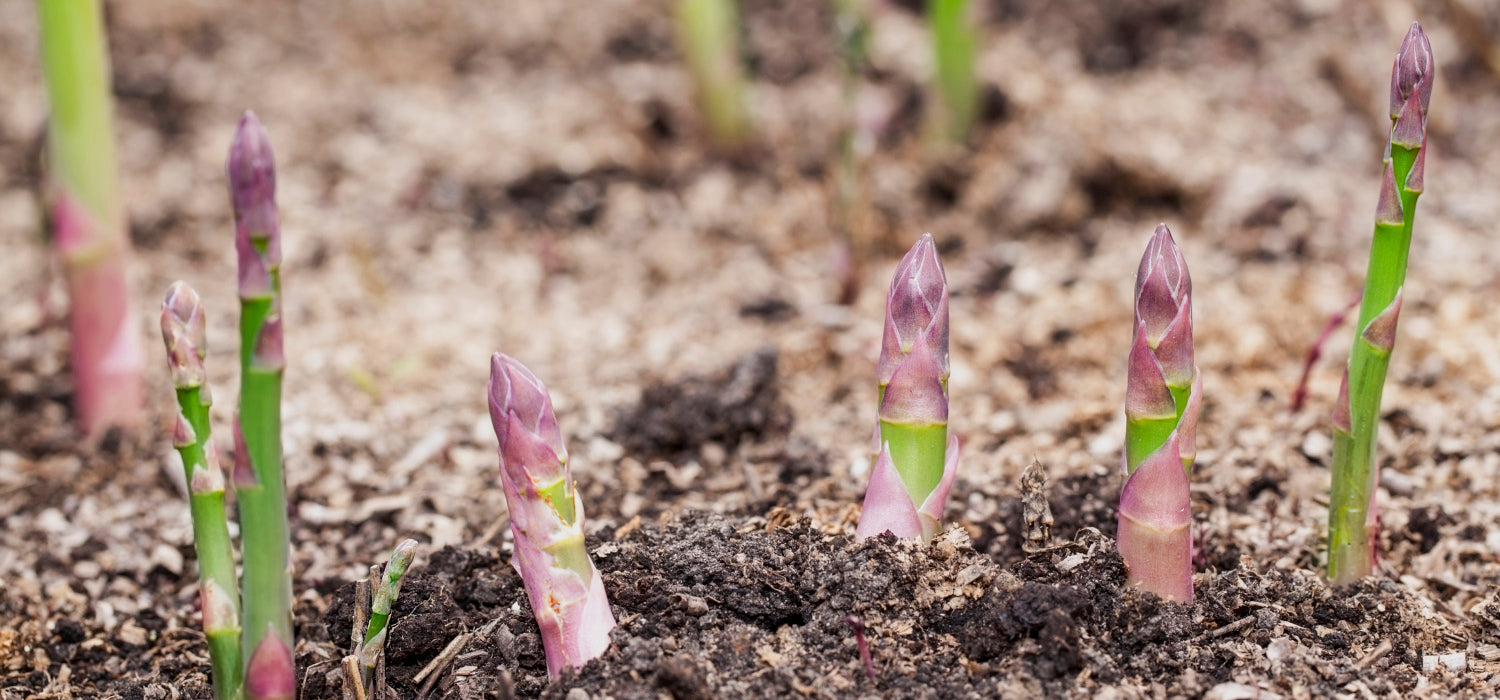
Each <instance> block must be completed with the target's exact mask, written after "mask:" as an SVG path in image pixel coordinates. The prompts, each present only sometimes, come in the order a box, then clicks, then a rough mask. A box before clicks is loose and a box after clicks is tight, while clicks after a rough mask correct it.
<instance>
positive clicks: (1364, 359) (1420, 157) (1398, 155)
mask: <svg viewBox="0 0 1500 700" xmlns="http://www.w3.org/2000/svg"><path fill="white" fill-rule="evenodd" d="M1435 78H1436V71H1435V63H1434V61H1433V57H1432V45H1431V44H1430V43H1429V42H1428V41H1427V35H1426V34H1425V33H1423V32H1422V26H1421V25H1419V24H1417V23H1416V22H1413V23H1412V25H1411V28H1410V29H1409V30H1408V31H1407V33H1406V37H1405V38H1403V39H1402V40H1401V48H1400V49H1399V50H1398V51H1397V52H1396V61H1395V65H1394V66H1392V68H1391V103H1390V114H1391V120H1392V124H1391V134H1390V141H1389V143H1388V144H1387V145H1386V150H1385V153H1386V156H1385V163H1384V165H1383V167H1382V170H1383V171H1384V172H1383V174H1382V177H1381V187H1380V196H1379V198H1378V200H1377V202H1376V205H1375V233H1374V237H1373V240H1372V241H1371V244H1370V263H1369V268H1368V271H1367V273H1366V275H1365V289H1364V297H1363V299H1362V300H1361V302H1360V307H1359V321H1358V322H1357V325H1356V326H1355V328H1356V329H1358V334H1357V335H1356V336H1355V339H1354V347H1353V348H1352V349H1351V350H1350V352H1349V366H1348V368H1347V369H1346V370H1345V372H1344V379H1343V386H1342V388H1341V389H1340V391H1339V398H1338V402H1337V405H1335V406H1334V409H1333V469H1332V472H1333V475H1332V476H1333V481H1332V489H1331V493H1330V494H1329V499H1328V578H1329V579H1330V580H1332V581H1333V582H1334V583H1348V582H1351V581H1355V580H1358V579H1360V578H1363V577H1364V576H1367V575H1369V574H1370V573H1371V572H1372V571H1373V570H1374V567H1375V559H1376V548H1377V545H1378V543H1379V539H1380V538H1379V534H1380V533H1379V526H1380V518H1379V510H1378V508H1377V506H1376V503H1375V484H1376V483H1377V482H1378V481H1379V466H1378V464H1377V461H1376V455H1375V432H1376V427H1377V426H1378V424H1379V421H1380V398H1381V393H1382V391H1383V390H1384V388H1385V375H1386V370H1387V368H1388V367H1389V366H1390V361H1391V351H1392V350H1393V349H1394V348H1395V344H1396V321H1397V319H1398V317H1399V316H1400V313H1401V289H1402V286H1403V285H1404V284H1405V283H1406V264H1407V254H1408V253H1409V251H1410V248H1411V234H1412V223H1413V220H1414V219H1415V216H1416V211H1417V198H1418V197H1419V196H1421V194H1422V190H1423V188H1424V185H1425V180H1426V159H1427V108H1428V105H1429V103H1430V102H1431V100H1432V84H1433V80H1434V79H1435Z"/></svg>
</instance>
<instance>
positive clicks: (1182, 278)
mask: <svg viewBox="0 0 1500 700" xmlns="http://www.w3.org/2000/svg"><path fill="white" fill-rule="evenodd" d="M1192 288H1193V283H1192V279H1191V278H1190V277H1189V276H1188V270H1187V261H1186V260H1184V259H1183V257H1182V253H1181V251H1179V250H1178V248H1177V242H1176V241H1174V240H1172V232H1171V231H1170V230H1168V229H1167V225H1166V224H1161V225H1158V226H1157V227H1156V232H1155V233H1154V234H1153V235H1152V236H1151V241H1150V242H1149V243H1148V244H1147V245H1146V253H1145V255H1144V256H1143V257H1142V258H1141V265H1140V269H1139V271H1138V272H1137V274H1136V280H1135V337H1134V340H1133V342H1132V343H1131V349H1130V363H1129V368H1128V374H1129V379H1128V384H1127V386H1126V389H1125V452H1124V457H1123V462H1124V465H1125V469H1126V472H1127V473H1128V475H1129V476H1127V477H1126V479H1125V487H1124V488H1123V489H1122V490H1121V492H1120V511H1119V529H1118V533H1117V536H1118V540H1117V541H1118V545H1119V548H1120V556H1121V557H1123V558H1124V559H1125V566H1126V568H1127V569H1128V570H1129V580H1130V582H1131V583H1132V584H1134V585H1139V586H1141V587H1142V588H1145V589H1146V590H1148V591H1151V592H1152V593H1156V594H1157V595H1160V596H1161V597H1163V598H1168V599H1171V600H1178V601H1182V602H1188V603H1191V602H1192V600H1193V567H1192V533H1191V528H1192V509H1191V504H1190V502H1189V494H1188V476H1189V474H1191V472H1192V469H1193V460H1194V458H1196V457H1197V448H1196V437H1197V425H1198V413H1199V409H1200V407H1201V402H1202V399H1203V378H1202V376H1200V375H1199V373H1198V368H1197V367H1196V366H1195V365H1194V364H1193V316H1192Z"/></svg>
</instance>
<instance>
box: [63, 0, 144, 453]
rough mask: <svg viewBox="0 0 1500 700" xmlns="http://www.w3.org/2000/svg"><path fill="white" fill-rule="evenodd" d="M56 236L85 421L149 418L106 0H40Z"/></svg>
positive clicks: (90, 429)
mask: <svg viewBox="0 0 1500 700" xmlns="http://www.w3.org/2000/svg"><path fill="white" fill-rule="evenodd" d="M36 8H37V18H38V20H39V21H40V24H41V48H42V63H43V64H44V65H45V68H46V78H47V93H48V97H49V99H50V101H51V110H52V116H51V119H50V121H49V122H48V126H47V150H48V180H49V182H48V199H49V201H50V202H51V207H50V213H49V218H50V220H51V224H52V234H53V244H54V245H55V246H56V248H57V252H58V255H59V257H60V258H61V259H62V262H63V265H64V266H65V268H66V269H67V278H68V303H69V307H70V313H69V321H68V326H69V331H70V333H71V336H72V338H71V341H70V345H69V363H70V365H71V369H72V372H73V409H74V412H75V413H76V415H77V419H78V423H79V427H81V428H82V429H83V431H84V432H86V433H89V434H91V435H92V434H97V433H99V432H100V431H101V430H103V429H105V428H108V427H110V426H112V425H121V426H132V425H135V424H138V423H139V422H140V418H141V397H142V391H143V384H142V381H141V376H142V371H143V370H144V367H145V364H146V355H145V349H144V346H143V345H142V344H141V336H140V329H139V327H138V326H137V325H136V323H137V319H138V317H137V316H136V311H135V307H134V306H133V305H132V304H131V303H130V299H131V294H130V283H129V279H128V275H127V267H128V265H127V261H128V258H129V254H130V240H129V238H127V237H126V235H125V217H124V215H123V213H122V212H121V206H120V197H119V193H118V191H117V188H116V172H115V171H116V165H115V141H114V132H113V127H112V122H113V119H112V117H111V115H112V113H113V111H114V109H113V106H112V104H111V101H110V87H109V82H110V80H109V52H108V51H107V50H106V48H105V36H104V21H103V16H102V15H103V13H102V11H101V10H100V2H99V1H98V0H38V2H37V3H36Z"/></svg>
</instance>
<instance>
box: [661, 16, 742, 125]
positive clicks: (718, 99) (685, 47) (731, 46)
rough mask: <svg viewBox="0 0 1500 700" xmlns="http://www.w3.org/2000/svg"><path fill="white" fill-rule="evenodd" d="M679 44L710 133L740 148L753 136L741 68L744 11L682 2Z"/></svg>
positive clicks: (678, 30)
mask: <svg viewBox="0 0 1500 700" xmlns="http://www.w3.org/2000/svg"><path fill="white" fill-rule="evenodd" d="M677 44H678V46H679V48H680V49H681V51H682V53H683V58H684V59H685V60H686V61H687V65H688V70H689V71H691V72H692V74H693V81H694V83H696V85H697V88H698V99H699V102H700V104H701V105H702V109H703V119H704V121H705V122H706V123H707V125H708V130H709V133H710V134H711V135H712V137H713V140H714V142H715V143H717V144H718V145H719V146H722V147H727V148H736V147H739V146H740V145H742V144H743V143H744V141H745V139H746V137H748V136H749V133H750V118H749V116H748V115H747V114H746V113H745V96H744V92H745V90H744V83H745V77H744V70H743V68H742V67H741V65H740V49H739V9H738V8H737V7H736V6H735V2H734V0H678V3H677Z"/></svg>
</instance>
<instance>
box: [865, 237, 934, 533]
mask: <svg viewBox="0 0 1500 700" xmlns="http://www.w3.org/2000/svg"><path fill="white" fill-rule="evenodd" d="M876 372H877V374H878V375H879V387H878V390H877V393H878V395H879V399H878V400H879V403H880V410H879V415H880V422H879V424H878V427H877V428H876V435H875V445H874V451H875V453H876V457H875V467H874V470H873V471H872V472H871V473H870V485H869V487H868V488H867V489H866V491H865V503H864V509H863V510H862V511H861V513H860V518H859V527H858V528H857V529H856V531H855V533H856V536H858V537H859V538H860V539H864V538H866V537H871V536H874V535H878V534H880V533H882V532H886V531H889V532H891V534H894V535H895V536H897V537H907V538H920V539H923V540H929V539H932V536H933V535H935V534H937V531H938V529H939V528H940V527H941V525H942V520H943V506H944V504H945V503H947V500H948V492H949V491H950V490H951V489H952V487H953V477H954V475H955V474H956V473H957V472H958V459H959V447H958V437H957V436H956V435H949V434H948V280H947V277H946V276H945V275H944V273H943V264H942V262H941V261H939V260H938V254H937V245H936V244H934V243H933V240H932V235H931V234H924V235H923V236H922V238H921V239H920V240H918V241H917V244H916V245H915V246H913V247H912V249H911V250H910V251H909V252H907V254H906V257H904V258H902V259H901V263H900V264H899V265H897V266H896V274H895V276H894V277H893V278H892V280H891V288H890V291H889V292H888V293H887V295H886V309H885V334H884V336H883V340H882V343H881V350H880V363H879V364H878V365H877V366H876Z"/></svg>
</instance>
